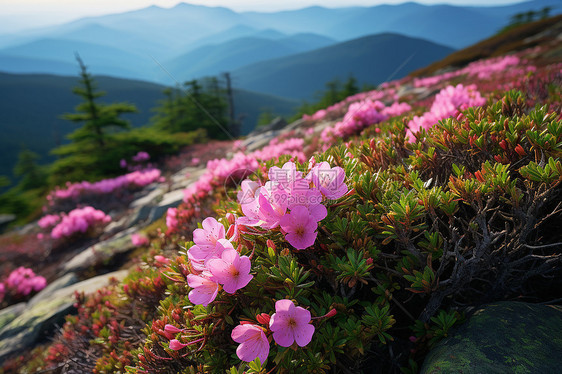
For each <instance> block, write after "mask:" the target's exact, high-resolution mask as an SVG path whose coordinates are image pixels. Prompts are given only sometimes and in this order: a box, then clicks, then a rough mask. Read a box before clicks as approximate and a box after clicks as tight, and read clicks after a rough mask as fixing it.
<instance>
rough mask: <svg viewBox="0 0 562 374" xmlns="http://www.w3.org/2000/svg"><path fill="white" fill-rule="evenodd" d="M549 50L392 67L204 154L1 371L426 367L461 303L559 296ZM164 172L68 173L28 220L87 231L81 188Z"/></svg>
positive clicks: (19, 276)
mask: <svg viewBox="0 0 562 374" xmlns="http://www.w3.org/2000/svg"><path fill="white" fill-rule="evenodd" d="M559 47H560V46H559V45H558V48H559ZM546 52H547V49H545V50H544V53H546ZM540 57H541V53H538V52H537V50H536V48H534V49H525V50H522V51H517V52H514V53H511V54H509V55H506V56H501V57H493V58H489V59H482V60H477V61H473V62H471V63H469V64H467V65H466V66H463V67H460V68H457V69H449V70H448V71H446V72H441V73H439V74H436V75H433V76H428V77H416V78H414V77H406V78H404V79H401V80H399V81H392V82H386V83H384V84H382V85H381V86H379V87H378V88H377V89H376V90H373V91H369V92H363V93H361V94H357V95H354V96H352V97H349V98H347V99H346V100H344V101H342V102H340V103H337V104H335V105H333V106H331V107H329V108H325V109H323V110H321V111H319V112H317V113H315V114H313V115H310V116H305V117H304V118H303V119H302V121H301V123H300V125H299V126H296V127H294V128H293V129H291V130H288V131H284V132H282V133H281V135H279V136H278V137H276V138H275V139H273V140H271V141H270V142H269V144H268V145H266V146H265V147H263V148H261V149H257V150H254V151H251V152H250V151H246V150H245V149H244V147H242V146H238V147H237V150H236V152H231V154H230V155H225V157H224V158H217V159H212V160H209V161H208V162H207V163H206V168H205V169H204V170H203V171H202V173H201V174H200V176H199V178H198V179H197V180H196V181H195V182H194V183H192V184H190V185H189V186H187V187H186V188H185V190H184V192H183V202H182V203H181V204H180V205H179V206H177V207H172V208H169V209H168V210H167V213H166V214H165V215H164V217H163V218H162V219H161V220H160V221H159V222H160V226H159V227H156V228H155V227H153V230H152V231H150V232H147V233H143V234H142V235H141V234H135V235H134V236H133V237H132V241H133V244H134V245H135V246H136V247H138V248H139V249H138V251H137V252H135V254H136V255H137V260H135V261H132V262H130V263H129V264H128V265H129V269H130V273H129V275H128V276H127V277H126V278H125V280H123V281H122V282H114V283H112V284H111V285H110V286H108V287H106V288H104V289H101V290H99V291H98V292H96V293H94V294H91V295H83V294H82V295H77V297H76V304H75V308H76V313H75V314H74V315H70V316H68V317H67V318H66V322H65V324H64V326H63V327H62V329H61V331H60V332H59V333H58V334H57V335H56V337H55V338H54V340H53V341H52V342H50V343H48V344H44V345H41V346H39V347H38V348H37V349H36V350H34V351H33V352H26V355H24V356H22V357H19V356H18V357H13V358H11V361H9V362H7V364H5V367H4V368H3V369H0V373H3V374H7V373H12V372H18V371H17V370H23V371H21V372H29V373H31V372H40V371H46V372H54V373H59V372H60V373H77V372H83V373H85V372H94V373H137V374H143V373H203V372H208V373H225V372H227V373H232V374H235V373H239V374H242V373H264V374H266V373H277V372H278V373H360V372H364V373H367V372H377V373H378V372H381V373H383V372H384V373H417V372H419V370H420V367H421V365H422V363H423V360H424V357H425V356H426V354H427V352H428V351H429V350H431V348H433V347H434V346H435V344H436V343H437V342H438V341H439V340H441V339H442V338H443V337H445V336H447V334H448V333H449V331H450V330H451V329H452V328H453V327H454V326H457V325H458V324H460V323H462V322H463V320H464V319H465V318H466V310H467V307H469V306H474V305H481V304H484V303H487V302H491V301H498V300H506V299H508V300H513V299H524V300H527V301H531V302H549V301H550V300H556V299H558V300H560V298H561V297H562V291H561V290H562V288H561V286H562V281H561V280H562V277H561V276H562V262H561V260H562V246H561V245H560V243H561V242H562V236H561V234H560V230H559V229H558V227H559V226H560V224H562V203H561V198H560V197H561V196H562V161H561V160H562V62H560V61H555V62H552V61H545V60H543V59H541V58H540ZM139 155H140V156H138V157H137V159H136V160H135V161H136V162H143V161H146V160H147V156H148V155H146V156H145V155H144V154H139ZM197 156H198V155H192V157H191V158H190V159H189V160H187V161H186V162H192V161H191V160H192V159H197V162H195V161H193V163H195V164H198V163H199V162H200V158H199V157H197ZM201 159H203V158H201ZM124 166H126V165H124ZM163 175H164V172H161V171H160V170H158V169H139V170H134V171H131V172H130V173H128V174H125V175H123V176H122V177H118V178H115V179H111V180H104V181H100V182H97V183H75V184H70V183H69V184H68V185H67V186H66V188H64V189H57V190H55V191H53V192H52V193H51V194H49V195H48V197H47V199H48V201H47V203H46V208H45V215H44V216H43V217H42V218H41V219H40V220H39V221H38V226H40V227H38V228H36V232H34V235H37V234H40V235H41V238H42V239H43V241H44V242H48V243H50V244H49V245H50V246H51V247H53V246H54V247H56V248H59V250H60V248H62V247H64V246H65V245H68V243H73V242H76V241H77V240H83V238H85V237H88V238H89V239H88V240H93V241H95V240H96V238H98V237H99V236H100V235H101V234H100V232H101V230H102V229H103V227H104V226H105V225H108V224H109V223H110V221H111V220H112V218H111V217H110V212H109V211H106V212H104V211H102V207H101V206H97V207H92V206H88V205H85V203H89V202H90V201H92V200H93V201H96V200H98V201H100V200H99V199H101V197H100V196H103V195H115V194H117V195H119V196H128V194H130V193H132V192H131V191H135V189H140V188H142V187H144V186H147V185H150V184H152V183H165V182H164V180H163V179H162V178H163ZM98 198H99V199H98ZM112 206H114V205H112ZM34 271H36V272H38V273H40V269H39V268H37V269H34V270H33V271H32V270H31V269H24V268H18V269H15V270H13V272H11V273H10V274H9V275H8V276H7V277H6V279H0V280H2V283H0V301H1V300H2V298H6V300H8V299H10V298H13V299H17V298H20V299H21V298H23V297H24V296H27V295H29V294H30V293H32V292H37V291H40V290H41V289H42V288H43V287H45V283H46V281H45V278H42V277H40V276H36V275H35V273H34ZM14 274H15V275H14ZM5 295H12V296H10V297H9V298H8V297H7V296H5ZM11 303H12V302H9V303H8V302H7V301H6V302H5V303H4V304H5V306H7V305H8V304H11ZM15 368H17V369H15ZM22 368H24V369H22Z"/></svg>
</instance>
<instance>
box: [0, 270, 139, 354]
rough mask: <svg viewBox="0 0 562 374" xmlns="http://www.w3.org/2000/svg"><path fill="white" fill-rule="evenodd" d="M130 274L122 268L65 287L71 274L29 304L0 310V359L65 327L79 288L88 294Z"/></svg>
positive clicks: (25, 348)
mask: <svg viewBox="0 0 562 374" xmlns="http://www.w3.org/2000/svg"><path fill="white" fill-rule="evenodd" d="M127 273H128V271H126V270H121V271H117V272H114V273H109V274H105V275H100V276H97V277H94V278H91V279H88V280H85V281H83V282H79V283H74V284H71V285H67V286H66V287H64V286H62V285H63V284H65V283H72V281H73V280H74V279H75V276H74V275H72V274H70V275H67V276H65V277H63V278H61V279H59V281H57V282H55V283H52V284H51V286H50V287H47V288H45V289H43V291H41V292H40V293H38V294H37V295H36V296H35V297H34V298H33V299H31V300H30V301H29V303H20V304H16V305H12V306H11V307H8V308H6V309H3V310H2V311H0V362H2V361H3V360H4V359H6V358H7V357H10V356H12V355H15V354H17V353H19V352H22V351H24V350H27V349H29V348H30V347H32V346H33V345H34V344H36V343H37V342H40V341H42V340H44V338H45V337H47V336H51V335H52V332H53V331H54V330H55V329H56V328H57V327H59V326H62V324H63V323H64V317H65V316H66V315H67V314H69V313H72V312H73V311H74V306H73V305H74V293H75V292H76V291H77V292H84V293H86V294H88V293H92V292H95V291H96V290H98V289H100V288H102V287H104V286H105V285H107V283H108V282H109V280H110V279H111V278H116V279H118V280H122V279H124V278H125V276H126V275H127Z"/></svg>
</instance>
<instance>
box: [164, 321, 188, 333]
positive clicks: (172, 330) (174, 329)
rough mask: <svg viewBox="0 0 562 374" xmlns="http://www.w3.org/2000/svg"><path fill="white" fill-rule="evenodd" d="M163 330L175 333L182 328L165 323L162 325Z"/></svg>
mask: <svg viewBox="0 0 562 374" xmlns="http://www.w3.org/2000/svg"><path fill="white" fill-rule="evenodd" d="M164 331H166V332H170V333H172V334H177V333H178V332H182V331H183V329H180V328H177V327H176V326H174V325H170V324H169V323H167V324H166V326H164Z"/></svg>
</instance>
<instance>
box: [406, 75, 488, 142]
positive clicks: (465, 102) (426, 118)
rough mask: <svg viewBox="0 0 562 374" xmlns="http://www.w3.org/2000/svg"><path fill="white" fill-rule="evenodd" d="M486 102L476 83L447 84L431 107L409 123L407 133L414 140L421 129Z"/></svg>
mask: <svg viewBox="0 0 562 374" xmlns="http://www.w3.org/2000/svg"><path fill="white" fill-rule="evenodd" d="M485 103H486V99H484V98H483V97H482V96H481V95H480V92H478V91H477V90H476V86H475V85H469V86H466V87H465V86H463V85H462V84H458V85H456V86H455V87H453V86H447V87H446V88H444V89H442V90H441V91H440V92H439V93H438V94H437V95H436V96H435V100H434V101H433V104H432V105H431V108H430V110H429V111H428V112H426V113H424V114H423V115H422V116H421V117H418V116H414V118H413V119H412V120H411V121H410V122H409V123H408V131H407V133H406V135H407V136H408V138H409V139H410V141H413V140H414V134H415V133H417V132H418V131H419V130H420V129H422V128H423V129H426V130H427V129H429V128H431V127H432V126H433V125H435V124H436V123H437V122H439V121H440V120H442V119H445V118H448V117H451V116H455V115H456V114H458V112H459V111H460V110H465V109H467V108H469V107H474V106H481V105H484V104H485Z"/></svg>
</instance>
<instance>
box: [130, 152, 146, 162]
mask: <svg viewBox="0 0 562 374" xmlns="http://www.w3.org/2000/svg"><path fill="white" fill-rule="evenodd" d="M149 159H150V155H149V154H148V153H146V152H144V151H140V152H139V153H137V154H136V155H134V156H133V157H132V160H133V161H135V162H143V161H148V160H149Z"/></svg>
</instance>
